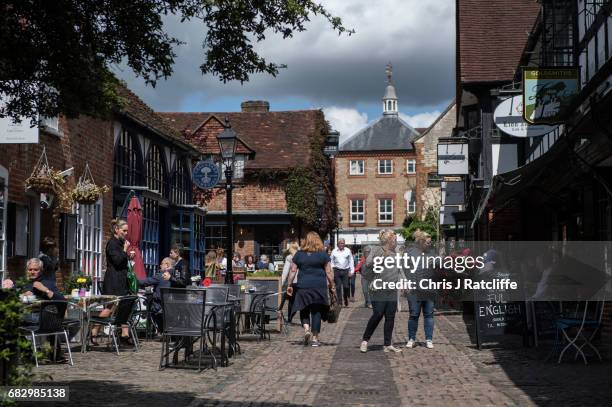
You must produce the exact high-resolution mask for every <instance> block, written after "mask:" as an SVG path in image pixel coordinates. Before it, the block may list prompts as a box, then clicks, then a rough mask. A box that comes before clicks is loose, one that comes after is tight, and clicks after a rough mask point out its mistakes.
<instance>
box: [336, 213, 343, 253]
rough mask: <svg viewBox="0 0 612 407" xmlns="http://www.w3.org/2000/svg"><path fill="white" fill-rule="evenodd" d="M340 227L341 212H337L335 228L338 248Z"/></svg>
mask: <svg viewBox="0 0 612 407" xmlns="http://www.w3.org/2000/svg"><path fill="white" fill-rule="evenodd" d="M340 225H342V211H340V210H338V224H337V226H336V246H338V240H339V239H340Z"/></svg>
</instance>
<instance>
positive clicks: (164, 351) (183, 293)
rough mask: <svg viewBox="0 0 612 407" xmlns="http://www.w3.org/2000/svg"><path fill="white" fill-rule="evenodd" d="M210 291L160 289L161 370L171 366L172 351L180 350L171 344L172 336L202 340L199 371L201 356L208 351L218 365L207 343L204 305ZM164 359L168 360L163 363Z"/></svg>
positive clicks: (214, 365) (215, 364)
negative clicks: (161, 314)
mask: <svg viewBox="0 0 612 407" xmlns="http://www.w3.org/2000/svg"><path fill="white" fill-rule="evenodd" d="M207 295H208V290H202V289H197V290H193V289H187V288H169V287H164V288H162V289H161V297H162V310H163V324H162V325H163V327H162V347H161V355H160V359H159V369H160V370H162V369H163V368H165V367H168V366H170V364H169V356H170V353H172V352H176V351H177V349H172V348H171V347H170V341H171V337H177V336H178V337H182V338H183V340H185V339H187V338H188V339H190V340H191V339H193V340H194V341H197V340H199V342H200V352H199V353H198V371H202V355H203V353H204V352H208V353H209V354H210V356H211V358H212V364H213V368H214V369H215V370H216V368H217V360H216V358H215V356H214V354H213V352H211V351H209V350H208V344H207V343H206V326H205V316H206V313H205V307H206V300H207ZM164 359H165V363H164Z"/></svg>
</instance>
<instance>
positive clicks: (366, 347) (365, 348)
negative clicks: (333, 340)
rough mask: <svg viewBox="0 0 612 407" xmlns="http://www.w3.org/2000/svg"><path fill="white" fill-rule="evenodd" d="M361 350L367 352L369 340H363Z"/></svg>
mask: <svg viewBox="0 0 612 407" xmlns="http://www.w3.org/2000/svg"><path fill="white" fill-rule="evenodd" d="M359 350H360V351H361V353H366V352H367V351H368V342H367V341H363V342H361V346H360V347H359Z"/></svg>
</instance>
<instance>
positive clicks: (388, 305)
mask: <svg viewBox="0 0 612 407" xmlns="http://www.w3.org/2000/svg"><path fill="white" fill-rule="evenodd" d="M372 311H373V312H372V316H371V317H370V319H369V320H368V325H367V326H366V330H365V332H364V333H363V340H364V341H366V342H367V341H369V340H370V338H371V337H372V334H374V331H375V330H376V327H378V324H379V323H380V320H381V319H383V317H384V318H385V327H384V341H385V342H384V343H385V346H390V345H391V342H392V340H393V326H394V325H395V313H396V312H397V301H372Z"/></svg>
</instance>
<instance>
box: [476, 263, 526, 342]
mask: <svg viewBox="0 0 612 407" xmlns="http://www.w3.org/2000/svg"><path fill="white" fill-rule="evenodd" d="M495 278H508V273H505V272H498V273H496V275H495ZM505 296H506V294H505V293H504V292H503V291H502V290H487V291H485V292H480V293H476V292H474V320H475V322H476V343H477V346H478V349H482V343H483V342H484V341H486V340H487V339H489V338H492V337H496V336H504V335H508V334H518V335H522V336H523V338H524V339H525V335H526V334H527V330H526V319H525V315H526V314H525V303H524V302H517V301H508V302H507V301H506V300H505Z"/></svg>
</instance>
